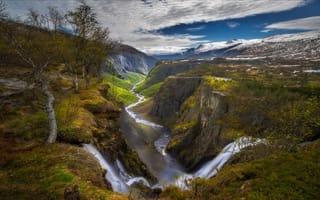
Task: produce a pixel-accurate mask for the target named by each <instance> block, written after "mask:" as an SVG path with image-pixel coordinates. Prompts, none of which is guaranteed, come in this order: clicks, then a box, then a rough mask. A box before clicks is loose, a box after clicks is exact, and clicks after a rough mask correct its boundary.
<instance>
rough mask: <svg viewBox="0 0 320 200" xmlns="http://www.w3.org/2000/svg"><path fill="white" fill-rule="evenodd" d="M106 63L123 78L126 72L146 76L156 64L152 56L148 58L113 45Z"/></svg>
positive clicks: (131, 50)
mask: <svg viewBox="0 0 320 200" xmlns="http://www.w3.org/2000/svg"><path fill="white" fill-rule="evenodd" d="M108 61H109V62H110V63H111V64H112V65H113V67H114V68H115V69H116V70H117V73H118V74H119V75H121V76H125V73H126V72H136V73H140V74H144V75H146V74H147V73H148V72H149V70H150V69H151V68H152V67H153V66H154V65H155V63H156V62H157V60H156V59H155V58H153V57H152V56H148V55H146V54H144V53H143V52H141V51H138V50H137V49H135V48H133V47H131V46H128V45H124V44H116V45H115V48H114V49H113V51H112V52H111V55H109V57H108Z"/></svg>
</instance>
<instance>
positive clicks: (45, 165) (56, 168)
mask: <svg viewBox="0 0 320 200" xmlns="http://www.w3.org/2000/svg"><path fill="white" fill-rule="evenodd" d="M1 155H2V159H1V161H0V166H1V167H0V177H1V184H0V196H1V198H2V199H7V200H9V199H63V194H64V189H65V186H66V185H73V184H76V185H78V187H79V190H80V194H81V199H88V198H89V199H110V198H111V199H125V198H123V197H120V196H117V195H115V194H113V193H112V192H110V190H108V186H107V185H106V184H105V182H104V180H103V177H102V175H103V170H102V169H101V168H100V167H99V164H98V163H97V161H96V160H95V159H94V158H92V156H91V155H90V154H88V153H86V152H85V151H84V150H82V149H80V148H78V147H73V146H70V145H65V144H55V145H51V146H47V147H46V148H43V147H36V148H34V149H32V150H28V151H22V152H20V153H15V154H10V153H7V154H3V152H2V154H1ZM3 156H4V157H3ZM13 188H14V189H13Z"/></svg>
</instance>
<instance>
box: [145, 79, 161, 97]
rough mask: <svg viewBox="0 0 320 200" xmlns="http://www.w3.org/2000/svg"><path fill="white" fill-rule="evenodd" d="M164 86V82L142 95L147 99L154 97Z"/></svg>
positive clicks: (146, 90)
mask: <svg viewBox="0 0 320 200" xmlns="http://www.w3.org/2000/svg"><path fill="white" fill-rule="evenodd" d="M162 85H163V82H160V83H157V84H154V85H152V86H150V87H148V88H146V89H144V90H141V91H140V94H142V95H143V96H145V97H152V96H154V95H155V94H157V92H158V91H159V90H160V88H161V86H162Z"/></svg>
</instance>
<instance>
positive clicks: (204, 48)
mask: <svg viewBox="0 0 320 200" xmlns="http://www.w3.org/2000/svg"><path fill="white" fill-rule="evenodd" d="M259 42H261V39H252V40H244V39H234V40H229V41H223V42H212V43H206V44H201V45H199V46H198V47H197V48H196V49H195V50H194V52H195V53H196V54H199V53H203V52H208V51H213V50H219V49H227V48H232V47H236V46H239V45H252V44H256V43H259Z"/></svg>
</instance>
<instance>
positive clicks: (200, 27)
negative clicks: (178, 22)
mask: <svg viewBox="0 0 320 200" xmlns="http://www.w3.org/2000/svg"><path fill="white" fill-rule="evenodd" d="M205 28H206V26H205V25H202V26H198V27H191V28H187V29H186V30H187V31H191V32H193V31H194V32H196V31H201V30H203V29H205Z"/></svg>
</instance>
